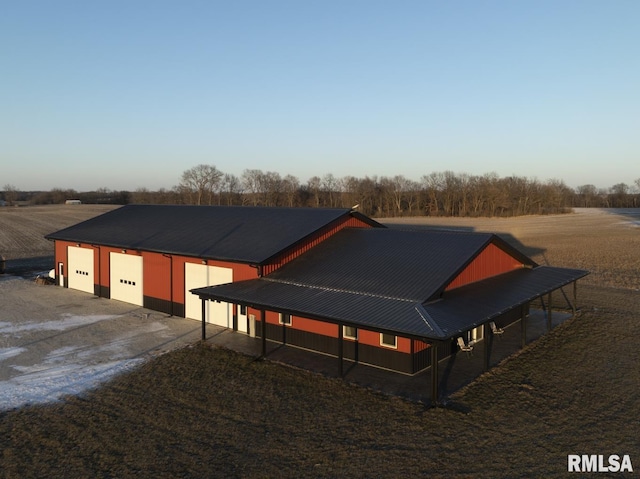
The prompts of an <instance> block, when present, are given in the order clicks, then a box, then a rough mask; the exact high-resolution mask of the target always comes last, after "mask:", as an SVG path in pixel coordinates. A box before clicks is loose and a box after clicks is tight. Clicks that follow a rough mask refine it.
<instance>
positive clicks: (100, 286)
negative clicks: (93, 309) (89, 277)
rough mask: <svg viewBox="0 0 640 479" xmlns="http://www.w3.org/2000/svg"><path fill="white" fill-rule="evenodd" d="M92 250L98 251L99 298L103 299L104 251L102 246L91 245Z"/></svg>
mask: <svg viewBox="0 0 640 479" xmlns="http://www.w3.org/2000/svg"><path fill="white" fill-rule="evenodd" d="M91 247H92V248H97V249H98V298H102V268H101V266H102V250H101V249H100V245H95V244H92V245H91Z"/></svg>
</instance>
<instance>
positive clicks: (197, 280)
mask: <svg viewBox="0 0 640 479" xmlns="http://www.w3.org/2000/svg"><path fill="white" fill-rule="evenodd" d="M232 281H233V270H232V269H231V268H222V267H219V266H207V265H206V264H194V263H186V264H185V265H184V285H185V316H186V317H187V318H191V319H197V320H200V321H201V320H202V303H201V301H200V298H198V296H196V295H195V294H193V293H191V292H190V290H192V289H194V288H204V287H205V286H215V285H217V284H225V283H231V282H232ZM206 306H207V308H206V311H205V314H206V318H205V321H206V322H208V323H212V324H216V325H218V326H223V327H225V328H233V315H232V312H231V305H230V304H229V303H225V302H222V301H221V302H216V301H207V303H206Z"/></svg>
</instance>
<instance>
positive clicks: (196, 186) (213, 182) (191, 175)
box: [179, 164, 222, 205]
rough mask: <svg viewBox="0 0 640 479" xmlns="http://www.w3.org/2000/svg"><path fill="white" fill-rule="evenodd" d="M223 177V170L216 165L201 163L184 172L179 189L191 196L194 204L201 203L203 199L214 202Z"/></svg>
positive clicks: (210, 202)
mask: <svg viewBox="0 0 640 479" xmlns="http://www.w3.org/2000/svg"><path fill="white" fill-rule="evenodd" d="M221 177H222V172H221V171H220V170H218V168H216V167H215V166H213V165H204V164H201V165H198V166H194V167H193V168H190V169H188V170H186V171H185V172H183V173H182V179H181V180H180V185H179V189H180V191H182V192H183V193H185V194H187V195H188V196H189V198H190V201H189V202H190V203H192V204H196V205H201V204H202V202H203V201H207V202H208V203H209V204H212V203H213V194H214V192H215V190H216V187H217V186H218V183H219V182H220V178H221Z"/></svg>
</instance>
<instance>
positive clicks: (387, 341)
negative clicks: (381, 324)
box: [380, 333, 398, 348]
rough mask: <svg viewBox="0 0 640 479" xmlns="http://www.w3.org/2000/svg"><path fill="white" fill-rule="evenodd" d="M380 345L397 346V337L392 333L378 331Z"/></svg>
mask: <svg viewBox="0 0 640 479" xmlns="http://www.w3.org/2000/svg"><path fill="white" fill-rule="evenodd" d="M380 345H381V346H386V347H388V348H397V347H398V337H397V336H394V335H393V334H384V333H380Z"/></svg>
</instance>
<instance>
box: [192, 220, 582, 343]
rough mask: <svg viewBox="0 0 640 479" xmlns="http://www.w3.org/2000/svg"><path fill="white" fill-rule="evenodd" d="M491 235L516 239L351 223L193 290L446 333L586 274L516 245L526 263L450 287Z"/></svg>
mask: <svg viewBox="0 0 640 479" xmlns="http://www.w3.org/2000/svg"><path fill="white" fill-rule="evenodd" d="M490 243H493V244H496V245H497V246H499V247H505V249H507V250H509V248H510V247H508V246H505V245H506V243H504V242H503V241H502V240H500V239H499V238H498V237H496V236H495V235H492V234H488V233H457V232H442V231H402V230H394V229H356V228H353V229H351V228H348V229H344V230H341V231H339V232H338V233H336V234H335V235H333V236H332V237H331V238H328V239H327V240H325V241H324V242H322V243H321V244H319V245H318V246H316V247H314V248H313V249H312V250H310V251H308V252H307V253H305V254H303V255H301V256H300V257H298V258H296V259H294V260H293V261H291V262H290V263H288V264H286V265H284V266H283V267H282V268H281V269H279V270H277V271H275V272H274V273H272V274H270V275H268V276H266V277H264V278H260V279H255V280H249V281H241V282H237V283H231V284H226V285H220V286H211V287H207V288H199V289H196V290H194V291H193V292H194V293H196V294H198V295H199V296H200V297H201V298H205V299H214V300H220V301H228V302H232V303H237V304H246V305H249V306H253V307H256V308H261V309H262V308H264V309H267V310H273V311H280V312H288V313H291V314H294V315H298V316H303V317H309V318H315V319H321V320H324V321H330V322H335V323H341V324H349V325H354V326H359V327H363V328H370V329H373V330H376V331H383V332H390V333H394V334H398V335H405V336H411V337H420V338H429V339H447V338H450V337H453V336H455V335H456V334H459V333H460V332H461V331H466V330H468V329H470V328H473V327H475V326H477V325H480V324H482V323H484V322H487V321H489V320H491V319H492V318H494V317H496V316H498V315H500V314H502V313H503V312H505V311H508V310H510V309H513V308H515V307H518V306H519V305H521V304H523V303H526V302H527V301H530V300H531V299H534V298H536V297H539V296H541V295H543V294H547V293H548V292H549V291H553V290H555V289H557V288H559V287H561V286H563V285H565V284H567V283H570V282H571V281H575V280H576V279H579V278H581V277H583V276H585V275H586V274H588V273H587V272H586V271H582V270H572V269H565V268H552V267H547V266H537V265H536V264H535V263H533V261H531V260H528V259H527V258H526V256H524V255H522V254H521V253H517V257H518V259H522V260H523V268H521V269H518V270H514V271H512V272H509V273H506V274H502V275H500V276H496V277H493V278H489V279H486V280H484V281H479V282H476V283H473V284H470V285H467V286H464V287H460V288H456V289H453V290H451V291H446V292H444V289H445V288H446V286H447V284H448V283H449V282H450V281H451V280H452V279H453V278H454V277H455V276H456V275H457V274H459V272H460V271H461V270H462V269H464V267H465V266H466V265H467V264H469V263H470V262H471V261H472V260H473V258H475V257H476V256H477V255H478V254H480V252H481V251H482V250H483V249H484V248H485V247H486V246H487V245H488V244H490ZM525 265H526V266H525ZM434 298H435V300H434Z"/></svg>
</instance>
